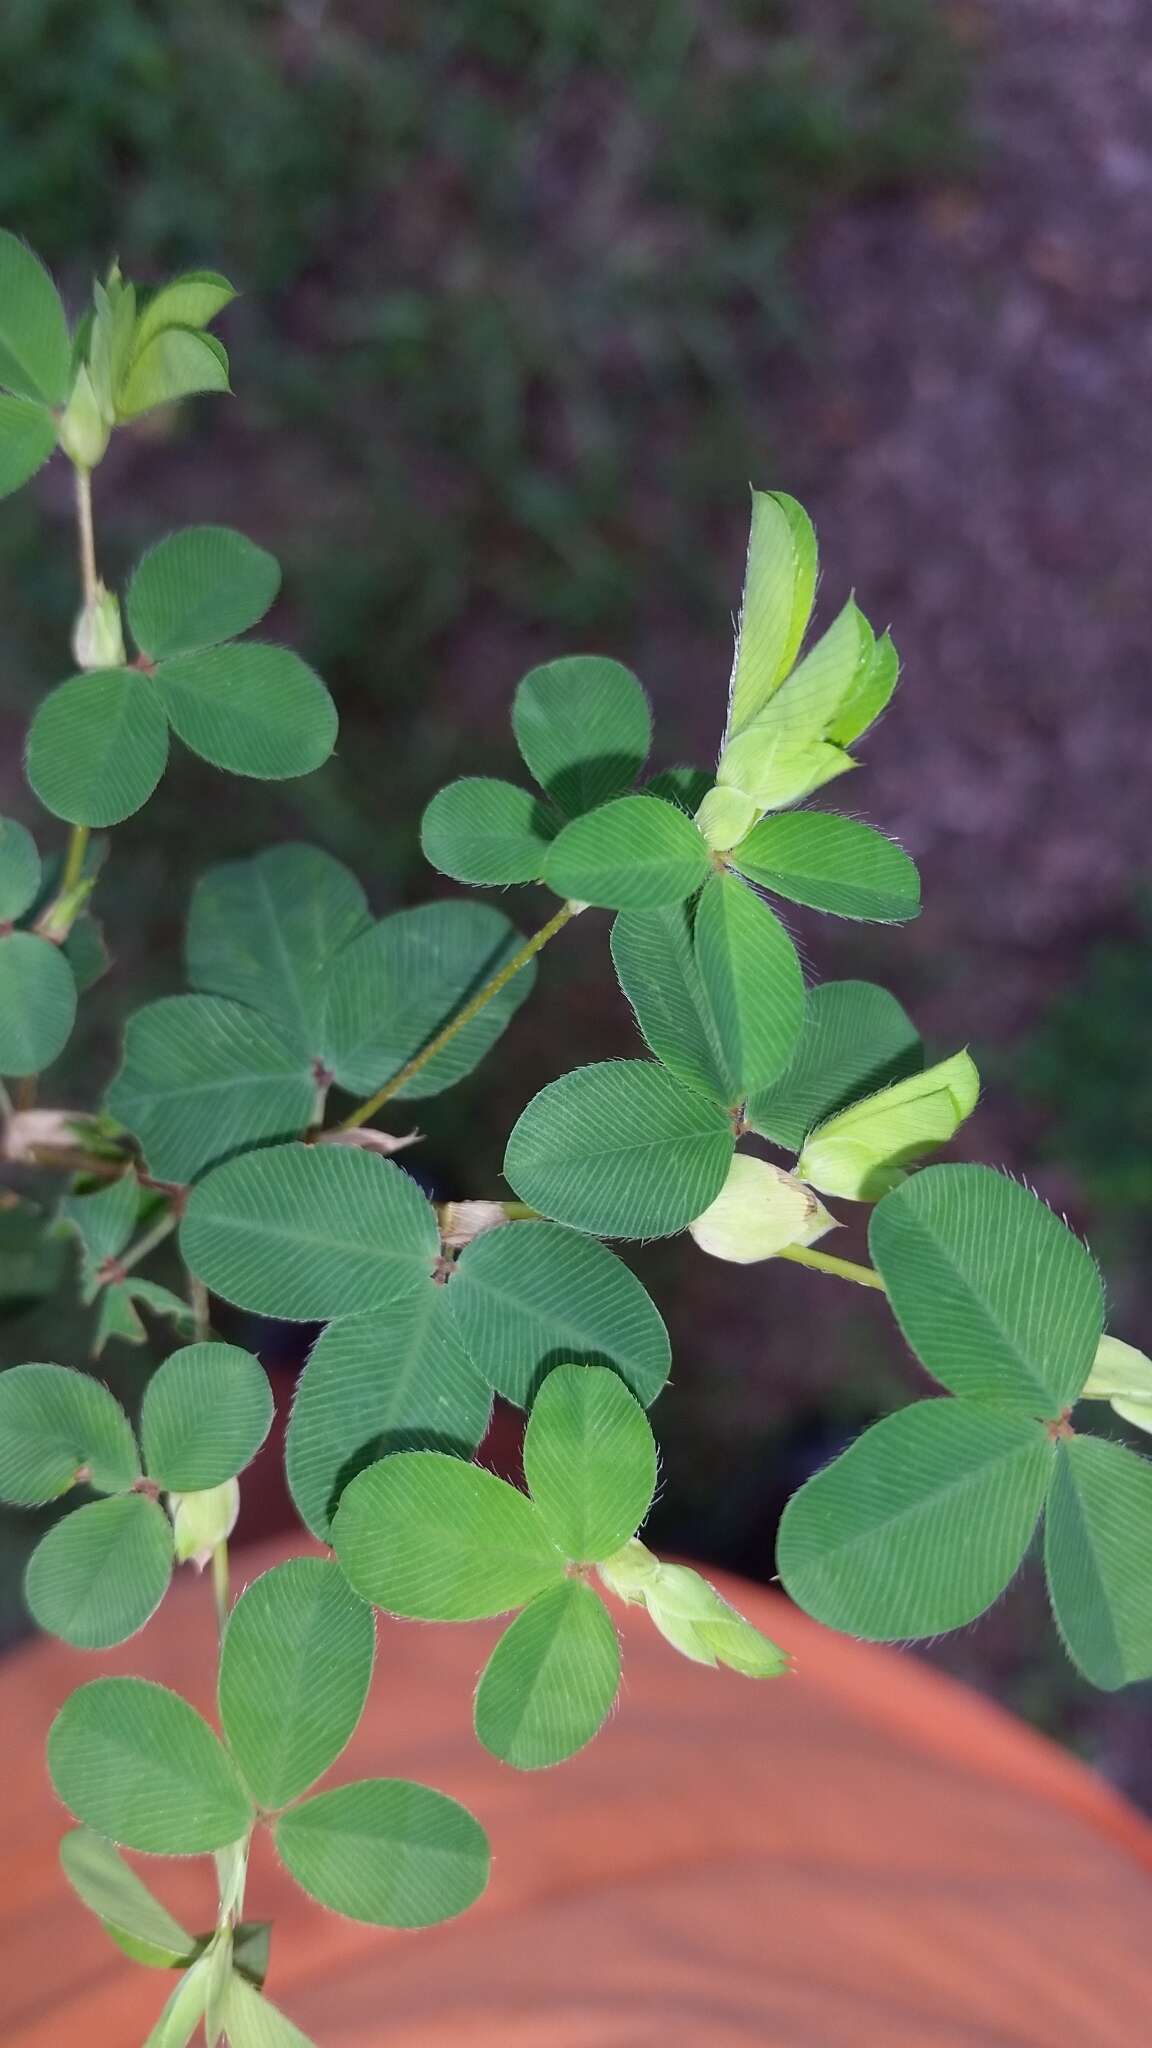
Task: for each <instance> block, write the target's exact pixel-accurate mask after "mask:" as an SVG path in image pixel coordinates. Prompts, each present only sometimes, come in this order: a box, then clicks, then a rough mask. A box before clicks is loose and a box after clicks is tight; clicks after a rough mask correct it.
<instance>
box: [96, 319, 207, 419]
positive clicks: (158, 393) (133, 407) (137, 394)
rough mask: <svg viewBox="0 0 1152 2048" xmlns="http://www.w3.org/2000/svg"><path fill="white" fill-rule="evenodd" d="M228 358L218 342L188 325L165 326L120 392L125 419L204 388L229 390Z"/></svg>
mask: <svg viewBox="0 0 1152 2048" xmlns="http://www.w3.org/2000/svg"><path fill="white" fill-rule="evenodd" d="M230 388H231V387H230V385H229V382H228V358H227V356H226V355H225V354H224V351H223V349H222V348H221V346H220V344H219V342H217V341H213V339H212V337H211V336H210V335H207V334H197V333H195V332H194V331H193V329H192V328H189V327H164V328H162V329H161V331H160V332H159V333H158V334H156V335H154V336H153V338H152V340H151V341H149V342H148V343H147V345H146V347H144V348H143V349H141V351H140V353H139V355H137V357H136V359H135V361H134V362H133V364H132V367H131V369H130V370H129V372H128V375H127V376H126V377H125V379H124V381H123V383H122V384H121V386H120V390H119V392H118V394H117V404H116V410H117V414H118V416H119V417H120V418H121V419H123V420H130V419H136V418H137V417H138V415H139V414H140V413H142V412H151V411H152V410H153V408H154V407H155V406H158V405H174V404H175V403H176V401H177V400H178V399H180V398H192V397H194V396H195V395H196V393H197V392H201V391H224V392H226V391H228V390H229V389H230Z"/></svg>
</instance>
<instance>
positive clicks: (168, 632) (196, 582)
mask: <svg viewBox="0 0 1152 2048" xmlns="http://www.w3.org/2000/svg"><path fill="white" fill-rule="evenodd" d="M279 588H280V566H279V563H278V562H277V561H276V559H275V557H274V556H273V555H270V554H268V553H267V552H266V551H265V549H264V548H258V547H257V546H256V545H255V543H254V542H253V541H250V540H248V539H247V538H246V537H245V535H244V534H242V533H234V532H233V531H232V529H231V528H230V527H227V526H189V527H186V528H185V529H184V531H183V532H182V533H172V534H169V535H168V537H167V539H166V540H162V541H158V542H157V544H156V546H155V547H153V548H149V550H148V552H147V554H146V555H144V556H143V557H142V558H141V560H140V562H139V564H138V566H137V568H136V572H135V574H134V575H133V578H132V581H131V583H130V584H129V586H128V624H129V625H130V626H131V628H132V633H133V636H134V638H135V641H136V645H137V646H138V647H139V648H140V650H141V652H142V653H143V654H145V655H147V656H148V658H149V660H150V661H164V660H166V659H167V658H168V656H169V655H173V654H188V653H191V652H193V651H195V650H196V649H199V648H202V647H215V646H217V645H218V644H219V642H220V641H222V640H231V639H232V638H233V637H234V636H235V635H236V634H237V633H246V632H247V631H248V628H249V627H250V626H255V625H256V624H258V622H259V621H260V620H261V619H262V618H263V617H264V614H265V612H266V611H267V610H268V608H269V606H270V605H271V604H272V603H273V601H274V599H275V597H276V593H277V591H278V590H279Z"/></svg>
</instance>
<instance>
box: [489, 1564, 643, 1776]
mask: <svg viewBox="0 0 1152 2048" xmlns="http://www.w3.org/2000/svg"><path fill="white" fill-rule="evenodd" d="M619 1685H620V1643H619V1638H618V1636H617V1634H616V1630H615V1627H614V1626H613V1623H612V1617H611V1616H610V1614H609V1613H608V1611H607V1609H606V1608H605V1606H604V1603H603V1601H602V1600H599V1599H597V1597H596V1594H595V1593H594V1592H593V1591H592V1589H591V1587H589V1586H586V1585H584V1584H583V1583H582V1581H581V1580H579V1579H566V1580H565V1582H564V1584H563V1585H562V1586H554V1587H553V1588H552V1590H551V1591H550V1592H546V1593H538V1594H537V1595H536V1598H535V1599H534V1600H532V1601H530V1602H529V1604H528V1606H527V1607H526V1608H525V1609H524V1612H523V1614H519V1615H517V1617H516V1620H515V1621H514V1622H512V1623H511V1625H510V1626H509V1627H508V1628H507V1629H506V1630H505V1631H504V1634H503V1635H502V1636H501V1638H500V1641H499V1642H498V1643H497V1645H496V1648H495V1649H494V1650H493V1652H492V1654H491V1656H490V1657H489V1659H488V1662H487V1664H486V1665H485V1666H484V1669H483V1671H482V1672H481V1674H480V1683H479V1686H478V1687H477V1691H476V1703H475V1709H474V1719H475V1725H476V1734H477V1736H478V1738H479V1740H480V1741H481V1742H482V1743H483V1745H484V1747H485V1749H487V1750H490V1751H491V1753H492V1755H493V1756H497V1757H499V1758H500V1759H501V1761H502V1762H503V1763H507V1764H512V1765H513V1766H514V1767H515V1769H516V1770H518V1771H537V1770H543V1769H546V1768H547V1767H548V1766H549V1765H551V1764H558V1763H562V1762H563V1761H564V1760H565V1758H566V1757H570V1756H574V1755H575V1754H576V1752H577V1751H578V1750H581V1749H583V1748H584V1747H585V1745H586V1744H587V1743H589V1742H591V1741H592V1738H593V1737H594V1736H595V1735H596V1734H598V1733H599V1730H600V1729H601V1728H602V1727H603V1725H604V1722H605V1721H606V1720H607V1718H608V1716H609V1714H610V1713H611V1711H612V1706H613V1702H614V1701H615V1698H616V1694H617V1691H618V1689H619Z"/></svg>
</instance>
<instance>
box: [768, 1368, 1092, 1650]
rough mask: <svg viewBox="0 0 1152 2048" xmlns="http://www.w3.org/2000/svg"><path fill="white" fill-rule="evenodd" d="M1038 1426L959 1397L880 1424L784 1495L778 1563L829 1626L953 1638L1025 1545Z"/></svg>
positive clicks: (895, 1636)
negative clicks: (948, 1632)
mask: <svg viewBox="0 0 1152 2048" xmlns="http://www.w3.org/2000/svg"><path fill="white" fill-rule="evenodd" d="M1052 1455H1053V1449H1052V1443H1051V1440H1050V1438H1049V1436H1048V1433H1047V1431H1046V1430H1045V1428H1044V1426H1043V1424H1042V1423H1039V1422H1033V1421H1031V1420H1029V1419H1027V1418H1026V1417H1024V1416H1019V1415H1009V1414H1005V1413H1003V1412H1002V1411H998V1410H997V1409H995V1408H980V1407H976V1406H975V1405H973V1404H969V1403H968V1402H966V1401H917V1402H914V1403H913V1405H912V1406H911V1407H910V1408H903V1409H901V1410H900V1412H899V1414H897V1415H890V1416H888V1417H887V1419H886V1420H885V1421H883V1422H878V1423H876V1424H875V1425H874V1427H873V1428H871V1429H868V1430H865V1432H864V1434H863V1436H861V1437H859V1438H858V1439H857V1441H856V1442H855V1443H854V1444H853V1445H852V1446H851V1447H850V1449H848V1450H847V1451H845V1452H844V1453H843V1454H842V1456H840V1457H839V1458H837V1459H835V1461H834V1462H833V1463H832V1464H831V1465H829V1466H828V1467H827V1468H826V1469H825V1470H824V1471H823V1472H818V1473H817V1475H816V1477H815V1478H814V1479H809V1480H808V1482H807V1484H806V1485H804V1486H802V1487H801V1488H800V1490H799V1492H798V1493H796V1494H794V1495H793V1497H792V1499H791V1500H790V1501H789V1503H788V1506H787V1507H786V1508H785V1510H784V1516H783V1520H782V1521H781V1524H780V1535H779V1539H778V1542H777V1548H776V1564H777V1568H778V1570H779V1573H780V1577H781V1580H782V1582H783V1585H784V1588H785V1591H786V1592H787V1593H789V1594H790V1595H791V1597H792V1599H793V1600H795V1601H796V1602H797V1604H798V1605H799V1606H800V1607H803V1608H804V1610H805V1612H806V1613H808V1614H812V1615H814V1616H815V1618H816V1620H817V1621H822V1622H825V1623H826V1624H827V1626H828V1627H829V1628H839V1629H844V1630H845V1631H846V1632H847V1633H848V1634H850V1635H854V1636H864V1637H865V1638H867V1639H868V1640H869V1641H870V1642H896V1641H899V1640H901V1639H903V1638H906V1637H910V1636H934V1635H939V1634H941V1633H942V1632H943V1631H944V1630H945V1629H951V1628H962V1627H963V1626H964V1624H965V1623H966V1622H969V1621H974V1620H975V1619H976V1616H977V1615H978V1614H982V1613H983V1612H984V1609H985V1608H986V1607H990V1606H991V1605H992V1602H993V1601H994V1600H996V1599H998V1598H999V1596H1000V1594H1001V1593H1002V1592H1003V1591H1004V1588H1005V1586H1006V1585H1007V1584H1008V1582H1009V1580H1010V1579H1011V1578H1012V1576H1013V1574H1014V1573H1015V1571H1016V1569H1017V1567H1018V1566H1019V1564H1020V1561H1021V1559H1022V1558H1023V1556H1024V1552H1025V1551H1026V1549H1027V1548H1028V1543H1029V1541H1030V1539H1031V1536H1032V1532H1033V1530H1034V1528H1035V1526H1036V1520H1037V1517H1038V1515H1039V1513H1040V1509H1041V1507H1042V1505H1043V1502H1044V1494H1045V1491H1046V1489H1047V1486H1048V1481H1049V1478H1050V1476H1051V1470H1052Z"/></svg>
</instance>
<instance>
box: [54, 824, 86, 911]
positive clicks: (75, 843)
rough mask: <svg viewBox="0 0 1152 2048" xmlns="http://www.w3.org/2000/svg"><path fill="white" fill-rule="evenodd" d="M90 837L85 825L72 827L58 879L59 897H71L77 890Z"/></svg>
mask: <svg viewBox="0 0 1152 2048" xmlns="http://www.w3.org/2000/svg"><path fill="white" fill-rule="evenodd" d="M89 837H90V833H89V828H88V826H87V825H73V827H72V829H71V831H70V832H69V834H68V851H67V853H66V855H65V857H64V872H63V874H62V875H61V877H60V889H59V895H60V896H69V895H71V893H72V891H73V889H75V888H77V887H78V886H79V883H80V879H81V876H82V875H83V873H84V856H85V854H86V853H87V851H88V840H89Z"/></svg>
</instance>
